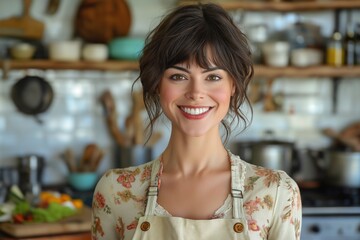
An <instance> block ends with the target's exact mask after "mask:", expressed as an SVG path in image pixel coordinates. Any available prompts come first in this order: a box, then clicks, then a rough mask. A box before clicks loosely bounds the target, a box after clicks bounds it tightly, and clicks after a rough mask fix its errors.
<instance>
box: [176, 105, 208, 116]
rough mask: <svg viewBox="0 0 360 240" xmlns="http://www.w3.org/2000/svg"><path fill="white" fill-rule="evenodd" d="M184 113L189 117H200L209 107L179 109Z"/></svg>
mask: <svg viewBox="0 0 360 240" xmlns="http://www.w3.org/2000/svg"><path fill="white" fill-rule="evenodd" d="M181 109H182V110H183V111H184V112H186V113H187V114H191V115H200V114H203V113H204V112H207V111H209V109H210V108H209V107H202V108H187V107H183V108H181Z"/></svg>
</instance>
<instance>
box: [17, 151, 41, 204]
mask: <svg viewBox="0 0 360 240" xmlns="http://www.w3.org/2000/svg"><path fill="white" fill-rule="evenodd" d="M44 165H45V159H44V158H43V157H42V156H39V155H36V154H29V155H24V156H20V157H18V171H19V185H20V189H21V190H22V192H23V193H24V195H25V199H26V200H27V201H28V202H30V203H31V204H34V205H35V204H37V203H39V195H40V192H41V185H42V174H43V169H44Z"/></svg>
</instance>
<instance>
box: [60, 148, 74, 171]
mask: <svg viewBox="0 0 360 240" xmlns="http://www.w3.org/2000/svg"><path fill="white" fill-rule="evenodd" d="M62 158H63V160H64V161H65V163H66V165H67V167H68V169H69V172H76V171H78V167H77V164H76V160H75V158H74V153H73V151H72V150H71V149H66V150H65V152H64V153H63V154H62Z"/></svg>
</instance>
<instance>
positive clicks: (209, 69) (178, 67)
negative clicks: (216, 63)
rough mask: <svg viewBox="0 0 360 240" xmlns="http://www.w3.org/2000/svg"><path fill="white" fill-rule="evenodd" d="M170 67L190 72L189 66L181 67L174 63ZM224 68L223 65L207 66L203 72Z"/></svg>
mask: <svg viewBox="0 0 360 240" xmlns="http://www.w3.org/2000/svg"><path fill="white" fill-rule="evenodd" d="M169 68H175V69H178V70H180V71H184V72H187V73H190V70H189V69H187V68H183V67H180V66H176V65H173V66H170V67H169ZM219 69H220V70H224V69H222V68H221V67H210V68H207V69H205V70H204V71H202V73H207V72H211V71H215V70H219Z"/></svg>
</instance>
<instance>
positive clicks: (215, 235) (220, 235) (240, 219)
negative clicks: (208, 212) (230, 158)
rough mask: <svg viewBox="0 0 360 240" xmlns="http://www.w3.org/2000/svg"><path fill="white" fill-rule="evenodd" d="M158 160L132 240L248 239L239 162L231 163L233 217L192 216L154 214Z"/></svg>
mask: <svg viewBox="0 0 360 240" xmlns="http://www.w3.org/2000/svg"><path fill="white" fill-rule="evenodd" d="M159 168H160V161H155V162H154V163H153V167H152V171H151V183H150V187H149V191H148V198H147V201H148V202H147V205H146V211H145V215H144V216H143V217H141V218H140V219H139V222H138V226H137V228H136V231H135V235H134V237H133V240H135V239H136V240H201V239H204V240H205V239H206V240H219V239H224V240H231V239H236V240H240V239H241V240H249V239H250V237H249V232H248V227H247V221H246V218H245V213H244V209H243V194H242V192H243V188H242V186H241V183H240V179H241V176H240V171H239V168H240V163H239V162H237V161H235V162H233V163H232V164H231V188H232V190H231V195H232V204H233V218H232V219H210V220H192V219H185V218H181V217H163V216H154V209H155V206H156V201H157V194H158V172H159Z"/></svg>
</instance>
